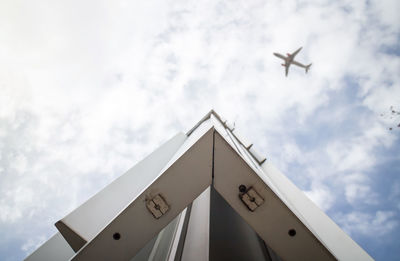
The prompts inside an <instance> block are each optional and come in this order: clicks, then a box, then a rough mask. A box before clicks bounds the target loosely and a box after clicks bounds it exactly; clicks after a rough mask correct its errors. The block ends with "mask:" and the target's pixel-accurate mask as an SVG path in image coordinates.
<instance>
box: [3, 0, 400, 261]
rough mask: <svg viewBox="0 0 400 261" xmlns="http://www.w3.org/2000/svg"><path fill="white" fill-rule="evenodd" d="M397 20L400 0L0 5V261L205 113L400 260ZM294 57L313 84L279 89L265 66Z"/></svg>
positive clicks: (46, 234) (294, 71) (276, 72)
mask: <svg viewBox="0 0 400 261" xmlns="http://www.w3.org/2000/svg"><path fill="white" fill-rule="evenodd" d="M398 10H400V2H399V1H396V0H368V1H361V0H355V1H353V0H352V1H350V0H338V1H324V0H321V1H293V0H287V1H286V0H285V1H280V0H270V1H260V0H246V1H238V0H230V1H220V0H217V1H215V0H214V1H209V0H204V1H193V0H184V1H183V0H182V1H180V0H174V1H167V0H166V1H156V0H147V1H124V0H114V1H105V0H103V1H98V0H96V1H94V0H88V1H76V0H69V1H65V0H64V1H61V0H60V1H54V0H41V1H28V0H13V1H7V0H0V234H1V236H0V260H21V259H23V258H25V257H26V256H27V255H29V254H30V253H31V252H33V251H34V250H35V249H36V248H37V247H39V246H40V245H41V244H42V243H43V242H45V241H46V240H47V239H48V238H50V237H51V236H52V235H53V234H54V233H56V231H57V230H56V228H55V227H54V223H55V222H56V221H58V220H59V219H61V218H63V217H64V216H65V215H67V214H68V213H69V212H70V211H72V210H73V209H75V208H76V207H78V206H79V205H80V204H82V203H83V202H85V201H86V200H87V199H88V198H89V197H91V196H92V195H94V194H95V193H96V192H98V191H99V190H101V189H102V188H103V187H104V186H106V185H107V184H109V183H110V182H111V181H112V180H114V179H115V178H116V177H118V176H120V175H121V174H123V173H124V172H125V171H126V170H128V169H129V168H130V167H132V166H133V165H135V163H137V162H138V161H139V160H141V159H142V158H144V157H145V156H146V155H148V154H149V153H151V152H152V151H153V150H155V149H156V148H157V147H158V146H160V145H161V144H162V143H163V142H165V141H167V140H168V139H169V138H171V137H172V136H173V135H175V134H176V133H178V132H186V131H188V130H189V129H191V128H192V127H193V126H194V124H196V123H197V122H198V121H199V120H200V119H201V118H202V117H203V116H204V115H205V114H206V113H207V112H208V111H210V110H211V109H214V110H215V111H216V112H217V113H218V114H220V115H221V116H223V117H224V118H226V119H228V120H229V121H231V122H234V123H235V125H236V127H237V129H238V130H239V131H240V133H241V136H244V137H246V139H247V140H250V141H252V142H254V144H255V146H256V148H257V149H258V150H259V151H260V152H262V154H264V155H265V156H266V157H267V158H268V160H269V161H270V162H272V163H273V164H274V165H276V166H277V167H278V168H279V169H280V170H281V171H282V172H283V173H285V174H286V175H287V176H288V177H289V178H290V179H291V180H292V181H293V182H294V183H295V184H296V185H297V186H298V187H299V188H300V189H301V190H303V191H304V192H305V193H306V195H307V196H309V197H310V198H311V199H312V200H313V201H314V202H315V203H316V204H317V205H318V206H319V207H320V208H321V209H323V210H324V211H325V212H326V213H327V214H328V215H329V216H330V217H331V218H332V219H333V220H334V221H335V222H336V223H337V224H338V225H339V226H340V227H341V228H342V229H344V230H345V231H346V232H347V233H348V234H350V235H351V237H352V238H353V239H354V240H355V241H356V242H357V243H358V244H360V245H361V246H362V247H363V248H364V249H365V250H366V251H367V252H368V253H369V254H370V255H371V256H372V257H373V258H375V259H376V260H396V259H398V256H399V254H400V250H399V249H400V236H399V235H400V139H399V138H400V127H398V124H400V116H399V115H397V114H393V113H392V112H391V110H394V111H395V112H397V111H400V19H399V16H398ZM300 46H302V47H303V49H302V51H301V52H300V53H299V54H298V55H297V56H296V60H298V61H299V62H303V63H305V64H307V63H312V66H311V69H310V71H309V73H308V74H305V72H304V69H302V68H298V67H295V66H292V67H291V68H290V71H289V75H288V77H285V76H284V68H283V67H282V66H281V65H280V64H281V63H282V61H281V60H279V59H278V58H277V57H275V56H273V55H272V53H273V52H279V53H282V54H285V53H288V52H289V53H290V52H293V51H295V50H296V49H297V48H299V47H300ZM391 106H393V107H392V108H391ZM390 128H392V130H390Z"/></svg>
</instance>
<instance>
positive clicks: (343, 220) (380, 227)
mask: <svg viewBox="0 0 400 261" xmlns="http://www.w3.org/2000/svg"><path fill="white" fill-rule="evenodd" d="M337 219H338V221H339V224H340V225H341V227H342V228H343V229H344V230H345V231H347V233H349V234H350V235H352V234H354V233H361V234H364V235H366V236H368V237H370V238H371V237H382V236H385V235H387V234H388V233H390V232H393V230H394V229H395V228H396V227H397V226H398V225H399V221H398V219H397V217H396V214H395V212H393V211H381V210H379V211H377V212H375V213H373V214H369V213H365V212H351V213H348V214H345V215H341V216H339V217H338V218H337Z"/></svg>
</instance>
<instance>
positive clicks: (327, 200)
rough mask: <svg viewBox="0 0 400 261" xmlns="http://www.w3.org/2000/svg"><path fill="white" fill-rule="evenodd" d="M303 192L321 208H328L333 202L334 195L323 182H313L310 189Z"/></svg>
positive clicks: (325, 209)
mask: <svg viewBox="0 0 400 261" xmlns="http://www.w3.org/2000/svg"><path fill="white" fill-rule="evenodd" d="M304 193H305V194H306V195H307V196H308V197H309V198H310V199H311V200H312V201H313V202H314V203H315V204H316V205H317V206H318V207H319V208H321V209H322V210H324V211H327V210H329V209H330V208H331V207H332V205H333V203H334V202H335V195H334V194H333V193H331V190H330V189H329V188H327V187H326V186H324V185H323V184H316V183H313V185H312V188H311V190H309V191H304Z"/></svg>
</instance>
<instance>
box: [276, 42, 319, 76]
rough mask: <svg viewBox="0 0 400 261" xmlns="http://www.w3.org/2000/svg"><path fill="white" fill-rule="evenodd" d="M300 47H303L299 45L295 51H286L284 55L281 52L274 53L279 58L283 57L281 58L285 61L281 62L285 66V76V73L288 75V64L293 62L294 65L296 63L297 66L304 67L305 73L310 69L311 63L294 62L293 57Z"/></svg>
mask: <svg viewBox="0 0 400 261" xmlns="http://www.w3.org/2000/svg"><path fill="white" fill-rule="evenodd" d="M302 48H303V47H300V48H299V49H297V51H295V52H294V53H292V54H290V53H287V56H284V55H282V54H280V53H274V55H275V56H276V57H279V58H281V59H283V60H284V61H285V63H283V64H282V66H285V76H286V77H287V75H288V72H289V66H290V65H291V64H294V65H297V66H299V67H302V68H305V69H306V73H307V72H308V70H309V69H310V66H311V64H312V63H310V64H309V65H304V64H301V63H299V62H296V61H295V60H294V57H295V56H296V55H297V54H298V53H299V52H300V50H301V49H302Z"/></svg>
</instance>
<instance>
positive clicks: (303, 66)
mask: <svg viewBox="0 0 400 261" xmlns="http://www.w3.org/2000/svg"><path fill="white" fill-rule="evenodd" d="M292 64H294V65H297V66H299V67H302V68H306V66H305V65H304V64H302V63H299V62H296V61H295V60H293V61H292Z"/></svg>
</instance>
